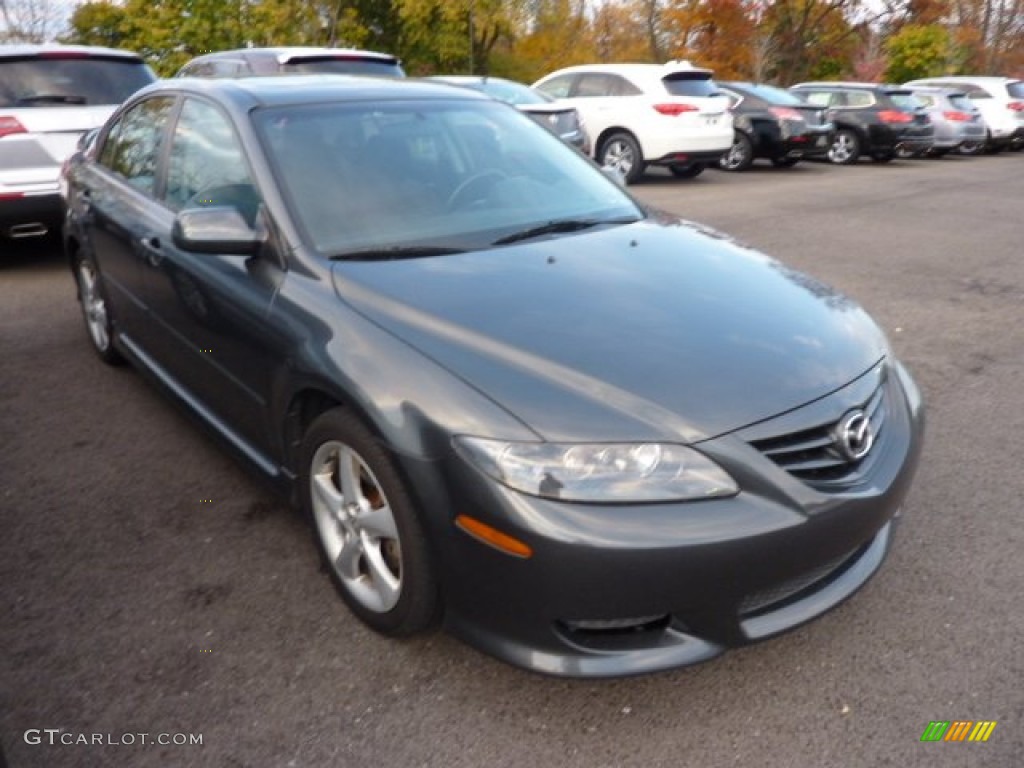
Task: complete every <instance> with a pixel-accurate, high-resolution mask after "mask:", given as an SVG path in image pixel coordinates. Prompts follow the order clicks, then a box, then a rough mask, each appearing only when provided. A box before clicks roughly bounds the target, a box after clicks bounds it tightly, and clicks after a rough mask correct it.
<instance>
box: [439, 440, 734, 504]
mask: <svg viewBox="0 0 1024 768" xmlns="http://www.w3.org/2000/svg"><path fill="white" fill-rule="evenodd" d="M454 444H455V448H456V450H457V451H458V453H459V455H460V456H462V457H463V458H464V459H466V460H467V461H468V462H469V463H470V464H472V465H473V466H475V467H476V468H477V469H479V470H481V471H482V472H484V473H485V474H486V475H488V476H489V477H492V478H494V479H495V480H497V481H498V482H499V483H502V484H504V485H507V486H508V487H510V488H514V489H515V490H517V491H522V492H523V493H528V494H530V495H532V496H542V497H545V498H550V499H559V500H561V501H582V502H592V503H605V504H611V503H623V502H654V501H689V500H697V499H711V498H720V497H723V496H733V495H735V494H737V493H738V492H739V487H738V486H737V485H736V482H735V481H734V480H733V479H732V478H731V477H729V475H728V474H727V473H726V472H725V470H723V469H722V468H721V467H719V466H718V465H717V464H715V463H714V462H713V461H711V460H710V459H708V458H707V457H706V456H704V455H703V454H701V453H699V452H698V451H695V450H694V449H692V448H687V447H685V446H682V445H675V444H672V443H522V442H504V441H501V440H487V439H484V438H479V437H465V436H460V437H456V438H455V440H454Z"/></svg>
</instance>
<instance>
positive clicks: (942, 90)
mask: <svg viewBox="0 0 1024 768" xmlns="http://www.w3.org/2000/svg"><path fill="white" fill-rule="evenodd" d="M903 87H904V88H908V89H910V90H911V91H914V93H918V92H920V93H938V94H941V95H943V96H966V95H967V94H966V93H964V92H963V91H962V90H961V89H960V88H949V87H947V86H942V85H915V84H914V83H908V84H907V85H905V86H903Z"/></svg>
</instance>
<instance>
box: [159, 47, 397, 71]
mask: <svg viewBox="0 0 1024 768" xmlns="http://www.w3.org/2000/svg"><path fill="white" fill-rule="evenodd" d="M311 74H324V75H368V76H373V77H405V70H403V69H402V64H401V62H400V61H399V60H398V58H397V57H395V56H392V55H391V54H390V53H378V52H377V51H363V50H360V49H358V48H314V47H308V46H307V47H304V46H292V47H279V48H239V49H237V50H232V51H215V52H213V53H206V54H203V55H202V56H196V57H195V58H194V59H192V60H191V61H189V62H188V63H187V64H185V66H183V67H182V68H181V69H180V70H178V74H177V75H175V77H258V76H268V75H311Z"/></svg>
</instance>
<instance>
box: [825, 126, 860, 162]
mask: <svg viewBox="0 0 1024 768" xmlns="http://www.w3.org/2000/svg"><path fill="white" fill-rule="evenodd" d="M860 153H861V147H860V137H859V136H858V135H857V132H856V131H851V130H850V129H849V128H841V129H839V131H837V132H836V137H835V138H834V139H833V140H832V146H831V147H829V150H828V159H829V162H832V163H834V164H835V165H853V164H854V163H856V162H857V161H858V160H860Z"/></svg>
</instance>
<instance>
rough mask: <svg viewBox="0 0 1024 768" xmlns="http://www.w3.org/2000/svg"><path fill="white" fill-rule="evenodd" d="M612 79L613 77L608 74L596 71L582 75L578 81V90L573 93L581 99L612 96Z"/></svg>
mask: <svg viewBox="0 0 1024 768" xmlns="http://www.w3.org/2000/svg"><path fill="white" fill-rule="evenodd" d="M610 81H611V78H610V77H609V76H608V75H604V74H600V73H596V72H595V73H588V74H584V75H580V79H579V81H578V82H577V83H576V90H575V91H573V94H572V95H573V96H575V97H577V98H580V99H588V98H594V97H598V96H611V95H612V83H611V82H610Z"/></svg>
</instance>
